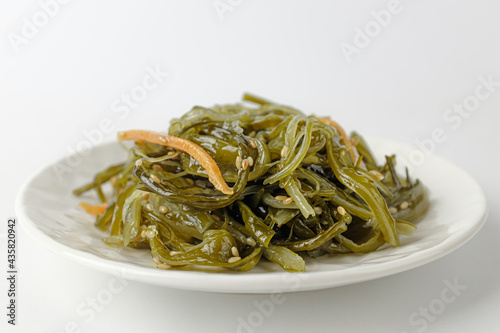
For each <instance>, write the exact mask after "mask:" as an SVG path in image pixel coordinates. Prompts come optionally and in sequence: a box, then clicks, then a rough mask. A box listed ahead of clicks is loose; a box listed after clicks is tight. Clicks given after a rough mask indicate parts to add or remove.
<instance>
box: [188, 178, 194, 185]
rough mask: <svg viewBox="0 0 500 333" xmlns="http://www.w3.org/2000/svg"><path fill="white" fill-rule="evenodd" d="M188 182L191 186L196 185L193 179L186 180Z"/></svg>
mask: <svg viewBox="0 0 500 333" xmlns="http://www.w3.org/2000/svg"><path fill="white" fill-rule="evenodd" d="M186 181H187V182H188V184H189V185H191V186H193V185H194V180H193V179H191V178H186Z"/></svg>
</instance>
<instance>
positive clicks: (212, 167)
mask: <svg viewBox="0 0 500 333" xmlns="http://www.w3.org/2000/svg"><path fill="white" fill-rule="evenodd" d="M118 140H119V141H126V140H143V141H148V142H151V143H156V144H159V145H162V146H166V147H172V148H175V149H178V150H182V151H183V152H186V153H188V154H189V155H191V156H192V157H193V158H194V159H195V160H197V161H198V163H200V165H201V166H202V167H203V169H205V171H206V172H207V174H208V180H209V181H210V182H211V183H212V184H213V185H214V187H215V188H216V189H217V190H219V191H221V192H222V193H224V194H233V190H232V189H231V188H230V187H229V186H228V185H227V184H226V182H225V181H224V178H222V174H221V172H220V169H219V167H218V166H217V163H216V162H215V161H214V159H213V158H212V156H210V155H208V153H207V152H206V151H205V150H204V149H203V148H201V147H200V146H198V145H197V144H196V143H194V142H192V141H189V140H185V139H181V138H178V137H176V136H173V135H164V134H160V133H157V132H152V131H144V130H129V131H124V132H119V133H118Z"/></svg>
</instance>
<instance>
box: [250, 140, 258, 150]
mask: <svg viewBox="0 0 500 333" xmlns="http://www.w3.org/2000/svg"><path fill="white" fill-rule="evenodd" d="M249 144H250V147H252V148H257V145H256V144H255V141H253V140H250V141H249Z"/></svg>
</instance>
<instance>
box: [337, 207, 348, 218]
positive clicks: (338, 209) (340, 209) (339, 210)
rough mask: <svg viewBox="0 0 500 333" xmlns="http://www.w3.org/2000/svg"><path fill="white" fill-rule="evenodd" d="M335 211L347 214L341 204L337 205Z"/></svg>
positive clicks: (343, 214)
mask: <svg viewBox="0 0 500 333" xmlns="http://www.w3.org/2000/svg"><path fill="white" fill-rule="evenodd" d="M337 212H339V214H340V215H342V216H345V215H346V214H347V211H346V210H345V208H344V207H342V206H338V207H337Z"/></svg>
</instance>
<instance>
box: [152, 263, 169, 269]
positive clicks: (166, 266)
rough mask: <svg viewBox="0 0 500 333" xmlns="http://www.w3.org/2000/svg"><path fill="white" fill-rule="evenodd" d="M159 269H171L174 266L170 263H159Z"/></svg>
mask: <svg viewBox="0 0 500 333" xmlns="http://www.w3.org/2000/svg"><path fill="white" fill-rule="evenodd" d="M156 267H158V268H159V269H170V268H171V267H172V266H170V265H169V264H159V265H158V266H156Z"/></svg>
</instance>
